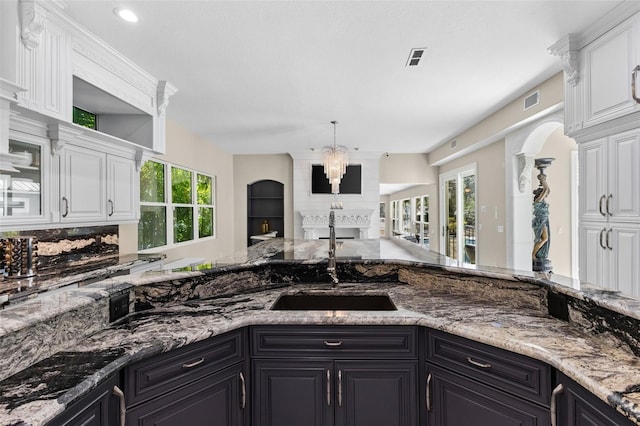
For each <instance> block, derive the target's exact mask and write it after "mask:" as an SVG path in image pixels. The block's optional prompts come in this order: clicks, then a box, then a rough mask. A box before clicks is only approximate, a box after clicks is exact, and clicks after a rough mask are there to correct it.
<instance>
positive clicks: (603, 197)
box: [598, 194, 607, 216]
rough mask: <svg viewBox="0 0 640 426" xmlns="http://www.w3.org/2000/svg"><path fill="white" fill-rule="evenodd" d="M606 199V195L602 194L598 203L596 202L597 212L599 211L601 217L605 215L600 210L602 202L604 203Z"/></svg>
mask: <svg viewBox="0 0 640 426" xmlns="http://www.w3.org/2000/svg"><path fill="white" fill-rule="evenodd" d="M605 198H607V196H606V195H604V194H602V197H600V201H598V210H600V214H601V215H602V216H606V215H607V214H606V213H605V212H604V210H602V202H603V201H604V199H605Z"/></svg>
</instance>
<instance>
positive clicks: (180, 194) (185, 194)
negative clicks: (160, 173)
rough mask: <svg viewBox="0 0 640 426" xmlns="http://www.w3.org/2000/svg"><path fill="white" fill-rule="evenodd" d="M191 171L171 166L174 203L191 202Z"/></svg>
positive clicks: (172, 198)
mask: <svg viewBox="0 0 640 426" xmlns="http://www.w3.org/2000/svg"><path fill="white" fill-rule="evenodd" d="M191 200H192V195H191V172H190V171H188V170H185V169H180V168H178V167H171V202H172V203H174V204H191V202H192V201H191Z"/></svg>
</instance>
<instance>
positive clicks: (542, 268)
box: [532, 259, 553, 272]
mask: <svg viewBox="0 0 640 426" xmlns="http://www.w3.org/2000/svg"><path fill="white" fill-rule="evenodd" d="M532 266H533V270H534V272H552V271H553V266H551V261H550V260H549V259H534V260H533V265H532Z"/></svg>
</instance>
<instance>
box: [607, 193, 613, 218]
mask: <svg viewBox="0 0 640 426" xmlns="http://www.w3.org/2000/svg"><path fill="white" fill-rule="evenodd" d="M612 198H613V194H609V196H608V197H607V214H608V215H609V216H613V214H612V213H611V211H610V210H609V203H610V202H611V199H612Z"/></svg>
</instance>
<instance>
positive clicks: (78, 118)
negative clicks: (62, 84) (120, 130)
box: [73, 107, 98, 130]
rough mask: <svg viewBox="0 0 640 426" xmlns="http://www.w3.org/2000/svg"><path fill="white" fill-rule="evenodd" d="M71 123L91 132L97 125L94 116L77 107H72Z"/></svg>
mask: <svg viewBox="0 0 640 426" xmlns="http://www.w3.org/2000/svg"><path fill="white" fill-rule="evenodd" d="M73 122H74V123H76V124H79V125H81V126H84V127H87V128H89V129H93V130H96V129H97V125H98V120H97V116H96V115H95V114H93V113H91V112H89V111H85V110H83V109H80V108H78V107H73Z"/></svg>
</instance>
